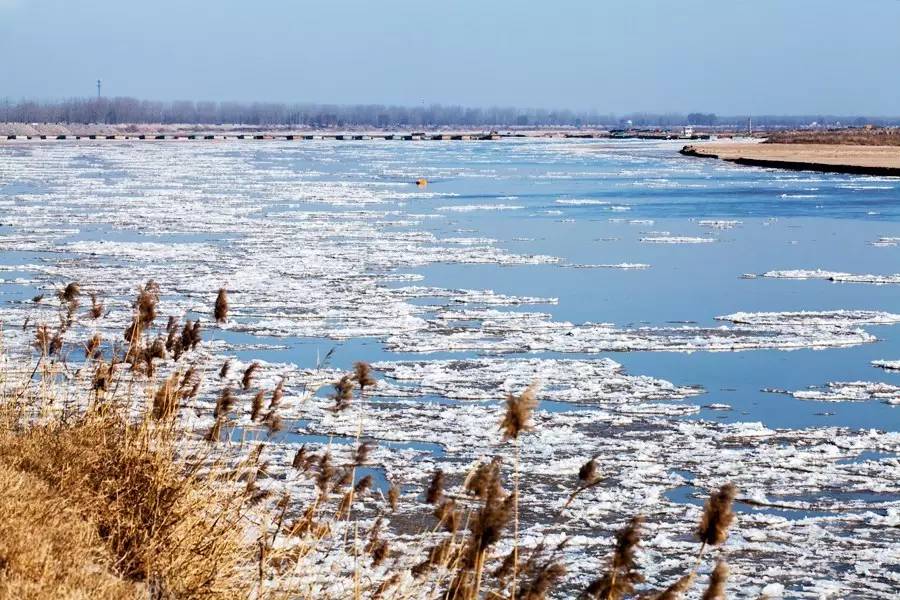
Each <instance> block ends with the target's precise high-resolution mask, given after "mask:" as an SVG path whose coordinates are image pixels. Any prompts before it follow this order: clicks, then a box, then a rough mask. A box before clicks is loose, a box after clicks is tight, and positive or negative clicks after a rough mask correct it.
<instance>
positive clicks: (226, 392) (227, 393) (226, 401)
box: [213, 387, 234, 419]
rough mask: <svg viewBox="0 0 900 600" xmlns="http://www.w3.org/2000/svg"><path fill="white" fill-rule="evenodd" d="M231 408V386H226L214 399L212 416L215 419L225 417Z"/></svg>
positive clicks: (232, 399) (232, 405) (232, 398)
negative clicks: (214, 404)
mask: <svg viewBox="0 0 900 600" xmlns="http://www.w3.org/2000/svg"><path fill="white" fill-rule="evenodd" d="M232 408H234V394H232V392H231V388H229V387H226V388H225V389H223V390H222V393H221V394H219V398H218V399H217V400H216V407H215V409H214V410H213V417H214V418H216V419H218V418H220V417H225V416H227V415H228V413H230V412H231V409H232Z"/></svg>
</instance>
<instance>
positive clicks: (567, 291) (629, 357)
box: [257, 141, 900, 430]
mask: <svg viewBox="0 0 900 600" xmlns="http://www.w3.org/2000/svg"><path fill="white" fill-rule="evenodd" d="M560 144H569V145H570V146H577V152H566V151H560ZM677 148H678V145H677V144H659V143H653V142H649V143H648V142H641V141H626V142H608V141H599V142H584V141H578V142H560V143H556V144H554V143H548V144H534V143H530V142H515V141H509V142H503V143H496V144H466V143H451V144H445V145H441V144H427V143H422V144H398V145H394V146H390V147H386V146H384V145H378V144H377V143H374V144H364V145H362V146H359V145H352V144H344V145H340V144H336V145H333V146H332V147H331V148H329V161H327V162H324V161H323V162H316V163H315V168H316V169H318V170H320V171H321V172H322V175H321V177H322V178H323V179H332V178H333V177H334V176H336V175H337V176H341V177H346V178H347V179H349V180H352V181H360V182H364V181H394V182H409V181H412V180H413V179H414V178H416V177H419V176H424V177H427V178H428V179H429V185H428V188H427V191H429V192H435V193H439V194H455V196H452V197H437V198H431V199H416V200H415V201H409V202H407V203H406V206H405V208H406V210H408V211H409V212H412V213H429V212H432V211H436V210H437V209H438V208H440V207H447V206H455V205H472V204H492V203H497V204H505V205H514V206H521V207H523V208H521V209H519V210H505V211H474V212H462V213H460V212H447V211H445V212H443V213H440V211H438V212H439V213H440V214H444V215H446V218H445V219H442V220H435V221H424V222H423V226H425V227H426V228H430V229H432V230H433V231H435V233H436V234H438V235H443V236H448V235H471V236H483V237H490V238H495V239H497V240H499V244H498V245H499V246H500V247H502V248H505V249H508V250H509V251H512V252H518V253H524V254H549V255H552V256H557V257H560V258H562V259H564V261H567V262H570V263H584V264H591V263H619V262H632V263H638V262H639V263H647V264H650V265H651V268H650V269H647V270H628V271H625V270H616V269H588V270H584V269H572V268H561V267H560V266H557V265H529V266H497V265H458V264H436V265H430V266H428V267H425V268H422V269H419V270H417V271H416V272H418V273H420V274H422V275H424V276H425V280H424V281H423V282H422V284H423V285H434V286H446V287H453V288H473V289H482V288H490V289H493V290H494V291H496V292H501V293H506V294H515V295H530V296H546V297H556V298H559V303H558V304H557V305H538V306H528V307H522V308H519V309H514V310H540V311H543V312H548V313H550V314H552V315H553V317H554V318H555V319H558V320H567V321H571V322H574V323H581V322H585V321H593V322H601V321H606V322H612V323H615V324H617V325H620V326H626V325H641V324H649V325H662V324H666V323H669V322H695V323H699V324H701V325H721V323H718V322H716V321H715V320H714V317H715V316H717V315H724V314H728V313H731V312H736V311H786V310H830V309H840V308H846V309H874V310H885V311H894V312H897V311H900V285H889V286H873V285H867V284H835V283H831V282H827V281H815V280H811V281H793V280H771V279H742V278H741V277H740V276H741V275H742V274H745V273H757V274H758V273H762V272H765V271H769V270H775V269H815V268H822V269H827V270H833V271H847V272H851V273H874V274H890V273H896V272H900V248H897V247H875V246H872V245H871V244H870V242H872V241H874V240H876V239H878V238H879V237H882V236H890V237H894V236H898V235H900V179H898V178H871V177H860V176H849V175H829V174H818V173H792V172H785V171H778V170H765V169H756V168H746V167H737V166H734V165H729V164H725V163H720V162H716V161H710V160H698V159H689V158H684V157H681V156H679V155H678V154H677V152H676V150H677ZM285 154H293V153H292V152H286V153H285ZM269 155H270V153H268V152H266V151H264V150H261V151H260V152H259V153H258V156H257V160H259V161H265V160H268V159H270V158H271V157H270V156H269ZM280 158H281V159H282V161H284V160H286V161H287V162H288V164H290V165H292V166H293V167H294V168H296V169H298V171H304V170H307V169H309V168H310V162H309V155H308V154H306V153H298V157H297V158H296V159H293V158H287V157H284V156H281V157H280ZM281 164H282V165H283V164H284V162H281ZM398 171H399V172H402V173H409V176H396V175H393V174H394V173H395V172H398ZM348 173H349V174H348ZM400 190H401V191H402V192H404V193H405V192H408V191H409V190H407V189H405V188H400ZM560 199H562V200H571V199H580V200H584V199H589V200H597V201H605V202H610V203H611V205H618V206H627V207H628V208H629V210H627V211H613V210H610V207H609V205H571V204H560V203H557V202H556V201H557V200H560ZM548 211H559V213H561V214H547V212H548ZM648 219H652V220H653V221H654V223H653V224H652V225H650V224H630V223H628V221H630V220H648ZM703 219H720V220H740V221H742V223H741V224H739V225H737V226H736V227H735V228H733V229H728V230H722V231H719V230H712V229H709V228H706V227H701V226H700V225H699V224H698V223H697V221H699V220H703ZM570 220H574V221H570ZM611 220H612V221H611ZM459 230H462V231H463V232H464V233H458V231H459ZM648 231H668V232H670V234H671V235H684V236H693V237H703V236H705V235H708V234H710V233H711V232H712V233H713V234H714V235H715V236H716V237H717V238H719V240H720V241H719V242H717V243H712V244H689V245H669V244H646V243H641V242H640V241H639V240H640V238H641V237H643V236H644V232H648ZM521 238H530V239H528V240H526V241H522V240H521ZM425 302H427V301H425ZM866 329H867V330H868V331H870V332H872V333H874V334H875V335H877V336H878V338H879V341H878V342H877V343H874V344H866V345H862V346H857V347H854V348H847V349H833V350H798V351H792V352H782V351H768V350H763V351H749V352H739V353H703V352H700V353H693V354H683V353H659V352H629V353H605V354H604V355H603V356H609V357H611V358H613V359H614V360H616V361H618V362H621V363H622V364H624V365H625V367H626V368H627V369H628V371H629V372H631V373H634V374H647V375H653V376H657V377H662V378H665V379H669V380H671V381H673V382H675V383H678V384H695V385H701V386H702V387H703V388H705V389H706V390H707V393H705V394H704V395H702V396H698V397H696V398H692V399H690V400H687V401H688V402H691V403H695V404H697V405H699V406H703V405H707V404H710V403H724V404H728V405H730V406H732V407H733V410H731V411H720V410H708V409H702V410H701V411H700V413H699V414H698V415H696V416H692V417H686V418H704V419H718V420H724V421H761V422H763V423H764V424H766V425H767V426H770V427H790V428H795V427H804V426H818V425H840V426H847V427H853V428H878V429H892V430H896V429H897V428H898V426H900V408H898V407H892V406H889V405H887V404H884V403H881V402H878V401H872V402H864V403H820V402H809V401H800V400H796V399H794V398H791V397H789V396H785V395H781V394H771V393H765V392H762V391H761V390H762V389H763V388H783V389H790V390H796V389H803V388H805V387H808V386H811V385H822V384H824V383H825V382H827V381H852V380H868V381H885V382H888V383H895V384H900V377H898V376H897V375H896V374H891V373H887V372H884V371H882V370H880V369H875V368H873V367H872V366H871V365H870V364H869V363H870V361H871V360H875V359H878V358H897V357H900V327H898V326H893V327H890V326H887V327H866ZM314 345H315V347H316V348H318V349H326V348H328V347H330V346H329V344H328V343H327V342H326V343H319V342H317V343H315V344H314ZM320 351H321V352H323V353H324V350H320ZM288 354H289V353H286V354H283V355H282V356H287V355H288ZM311 354H312V348H310V347H308V346H304V345H303V344H302V343H301V344H298V345H297V354H296V356H298V358H299V357H303V360H304V362H307V363H308V362H309V360H310V356H311ZM361 355H365V356H367V357H370V358H371V359H372V360H382V359H387V360H390V359H410V358H412V359H415V358H418V356H417V355H396V354H392V353H388V352H384V351H383V350H382V349H381V348H380V347H379V344H377V343H373V342H372V341H368V342H360V341H355V340H354V341H349V342H344V343H340V344H338V345H337V350H336V352H335V354H334V357H333V360H332V362H333V364H335V365H337V366H348V365H349V364H350V363H351V362H352V361H354V360H358V359H359V357H360V356H361ZM463 355H464V354H463ZM459 356H461V355H460V354H449V353H438V354H429V355H426V356H425V357H424V358H430V359H437V358H452V357H459ZM529 356H535V355H534V354H531V355H529ZM536 356H548V357H552V356H560V357H572V356H573V355H565V356H564V355H554V354H548V353H545V354H538V355H536ZM576 356H577V355H576ZM596 357H597V356H596V355H591V356H585V358H596Z"/></svg>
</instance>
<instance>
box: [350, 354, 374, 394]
mask: <svg viewBox="0 0 900 600" xmlns="http://www.w3.org/2000/svg"><path fill="white" fill-rule="evenodd" d="M353 378H354V379H356V383H357V384H358V385H359V393H360V394H362V393H364V392H365V391H366V388H367V387H371V386H374V385H375V383H376V381H375V378H374V377H373V376H372V367H371V366H370V365H369V363H365V362H357V363H354V364H353Z"/></svg>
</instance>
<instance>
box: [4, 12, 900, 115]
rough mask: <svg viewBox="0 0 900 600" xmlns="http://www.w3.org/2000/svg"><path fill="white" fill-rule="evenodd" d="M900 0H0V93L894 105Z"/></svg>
mask: <svg viewBox="0 0 900 600" xmlns="http://www.w3.org/2000/svg"><path fill="white" fill-rule="evenodd" d="M898 31H900V0H856V1H855V2H848V1H837V0H679V1H675V0H627V1H626V0H620V1H617V2H614V1H611V0H552V1H551V0H545V1H543V2H532V1H526V0H518V1H516V0H443V1H437V0H327V1H324V0H323V1H320V2H312V1H303V0H294V1H289V0H253V1H250V0H245V1H237V0H216V1H211V0H192V1H191V0H152V1H151V0H147V1H129V0H80V1H73V0H0V98H3V97H9V98H12V99H19V98H38V99H58V98H66V97H71V96H85V95H91V94H93V93H95V88H94V82H95V80H96V79H97V78H98V77H99V78H102V79H103V81H104V93H105V94H106V95H110V96H117V95H122V96H137V97H141V98H150V99H161V100H174V99H194V100H201V99H208V100H243V101H247V100H275V101H309V102H334V103H358V102H360V103H368V102H373V103H385V104H389V103H396V104H405V105H416V104H420V103H421V102H422V101H424V102H426V103H428V104H430V103H443V104H464V105H473V106H489V105H504V106H519V107H542V108H573V109H579V110H582V109H592V110H598V111H600V112H604V113H606V112H615V113H623V112H630V111H657V112H662V111H708V112H717V113H719V114H746V113H753V114H763V113H804V114H815V113H833V114H869V115H900V74H898V61H900V33H898Z"/></svg>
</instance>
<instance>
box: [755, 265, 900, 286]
mask: <svg viewBox="0 0 900 600" xmlns="http://www.w3.org/2000/svg"><path fill="white" fill-rule="evenodd" d="M761 277H769V278H772V279H825V280H827V281H834V282H845V283H872V284H875V285H886V284H892V283H900V273H898V274H894V275H859V274H854V273H841V272H839V271H825V270H823V269H811V270H810V269H788V270H783V271H766V272H765V273H763V274H762V275H761Z"/></svg>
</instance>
